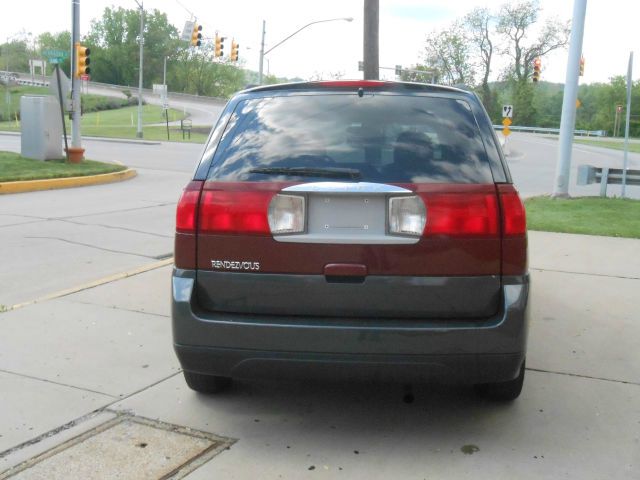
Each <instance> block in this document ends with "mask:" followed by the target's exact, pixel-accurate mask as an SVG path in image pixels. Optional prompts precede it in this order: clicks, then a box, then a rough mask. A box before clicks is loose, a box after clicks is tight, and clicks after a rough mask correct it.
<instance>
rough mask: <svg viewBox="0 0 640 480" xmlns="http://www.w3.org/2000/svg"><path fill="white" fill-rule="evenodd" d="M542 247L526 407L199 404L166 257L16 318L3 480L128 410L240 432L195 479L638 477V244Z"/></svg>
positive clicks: (465, 400)
mask: <svg viewBox="0 0 640 480" xmlns="http://www.w3.org/2000/svg"><path fill="white" fill-rule="evenodd" d="M530 240H531V268H532V276H533V298H532V307H533V318H532V321H533V322H532V330H531V337H530V341H529V348H530V353H529V357H528V362H527V366H528V368H529V370H528V372H527V377H526V380H525V388H524V392H523V394H522V396H521V397H520V399H518V400H517V401H516V402H514V403H513V404H495V403H491V402H488V401H484V400H479V399H477V398H476V397H475V396H474V395H473V392H472V391H471V390H470V389H468V388H445V387H436V386H428V385H414V386H413V398H410V397H408V396H407V395H406V390H405V388H404V387H403V386H402V385H379V384H346V383H336V384H327V383H320V382H312V381H309V382H302V383H291V382H265V381H257V382H238V383H237V385H236V386H235V388H234V389H233V390H232V391H230V392H228V393H225V394H223V395H220V396H217V397H207V396H203V395H199V394H196V393H194V392H192V391H190V390H189V389H188V388H187V387H186V385H185V384H184V381H183V379H182V376H181V374H180V372H179V367H178V364H177V361H176V359H175V357H174V355H173V352H172V350H171V332H170V320H169V295H168V291H169V277H170V268H171V266H170V265H167V266H164V267H159V268H155V269H153V270H150V271H148V272H145V273H140V274H138V275H134V276H132V277H129V278H125V279H121V280H117V281H113V282H109V283H106V284H104V285H101V286H99V287H95V288H90V289H87V290H83V291H80V292H77V293H74V294H72V295H67V296H63V297H61V298H57V299H53V300H49V301H46V302H42V303H38V304H34V305H29V306H26V307H23V308H19V309H17V310H14V311H9V312H5V313H3V314H1V316H0V321H1V324H2V336H0V383H2V395H0V412H2V413H1V414H0V432H1V436H0V451H2V452H3V453H1V454H0V471H3V470H6V469H8V468H10V467H13V466H16V465H19V464H21V462H23V461H25V460H28V459H29V458H32V457H34V456H35V455H37V454H39V453H41V452H43V451H45V450H47V449H49V448H51V447H53V446H55V445H59V444H61V443H62V442H63V441H66V440H68V439H69V438H72V437H74V436H76V435H78V434H80V433H82V432H85V431H90V430H91V429H92V428H94V427H95V426H96V425H99V424H101V423H103V422H105V421H109V420H111V419H113V418H114V417H117V416H118V415H124V414H127V415H137V416H140V417H144V418H148V419H158V420H160V421H162V422H166V423H168V424H173V425H177V426H182V427H188V428H189V429H194V430H199V431H203V432H208V433H211V434H214V435H216V436H219V437H221V438H224V439H227V440H228V442H229V444H230V447H229V449H228V450H225V449H223V450H221V453H218V454H217V455H216V456H214V457H213V458H212V459H211V460H208V461H207V462H206V463H204V465H202V466H200V468H197V469H196V470H194V471H193V472H191V473H189V474H188V476H187V477H186V478H189V479H205V478H207V479H208V478H238V479H244V478H247V479H251V478H274V479H277V478H295V479H297V478H318V477H321V478H339V477H344V478H356V479H357V478H362V479H365V478H367V479H369V478H416V479H422V478H462V479H464V478H473V479H477V478H496V479H501V478H504V479H513V478H531V479H534V478H535V479H540V478H581V479H602V478H617V479H627V478H628V479H633V478H638V477H639V476H640V472H639V469H640V355H639V354H638V349H637V346H638V343H639V342H638V341H639V340H640V324H638V322H637V312H638V308H637V292H638V291H640V289H639V286H640V276H639V275H638V272H640V258H639V257H638V256H637V254H635V255H634V254H633V252H637V251H638V247H639V246H640V241H637V240H625V239H604V238H600V237H585V236H576V235H560V234H550V233H538V232H532V233H531V234H530ZM585 251H587V252H590V256H589V260H587V261H585V259H584V258H583V255H584V254H583V253H582V252H585ZM605 256H606V257H607V258H608V260H607V261H606V262H604V261H600V260H598V259H601V258H604V257H605ZM96 454H98V453H96ZM105 468H108V467H105ZM29 472H30V470H28V469H27V470H24V471H23V472H22V473H19V474H18V475H17V476H16V477H15V478H38V477H30V476H29ZM33 472H35V470H34V471H33ZM0 478H2V476H1V475H0ZM50 478H56V477H55V476H51V477H50ZM60 478H64V477H63V476H62V477H60Z"/></svg>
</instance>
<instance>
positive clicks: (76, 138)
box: [71, 0, 82, 148]
mask: <svg viewBox="0 0 640 480" xmlns="http://www.w3.org/2000/svg"><path fill="white" fill-rule="evenodd" d="M71 9H72V12H71V16H72V18H73V23H72V28H71V109H72V113H71V146H72V147H75V148H82V134H81V132H80V114H81V110H80V109H81V105H80V78H79V77H78V75H77V72H76V69H77V62H76V55H77V54H78V52H77V51H76V47H75V45H76V43H77V42H79V41H80V0H71Z"/></svg>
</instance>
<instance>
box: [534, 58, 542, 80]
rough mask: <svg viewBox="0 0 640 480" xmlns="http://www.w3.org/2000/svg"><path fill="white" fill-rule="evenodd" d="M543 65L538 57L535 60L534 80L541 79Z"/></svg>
mask: <svg viewBox="0 0 640 480" xmlns="http://www.w3.org/2000/svg"><path fill="white" fill-rule="evenodd" d="M541 66H542V61H541V60H540V57H538V58H536V59H535V60H534V61H533V81H534V83H537V82H538V80H540V67H541Z"/></svg>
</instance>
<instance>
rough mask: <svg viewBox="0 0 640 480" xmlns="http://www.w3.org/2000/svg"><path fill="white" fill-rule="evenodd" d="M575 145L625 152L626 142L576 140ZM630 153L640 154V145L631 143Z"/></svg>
mask: <svg viewBox="0 0 640 480" xmlns="http://www.w3.org/2000/svg"><path fill="white" fill-rule="evenodd" d="M574 142H575V143H581V144H583V145H592V146H594V147H602V148H612V149H614V150H624V140H582V139H576V140H574ZM629 151H630V152H635V153H640V143H636V142H629Z"/></svg>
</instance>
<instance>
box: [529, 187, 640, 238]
mask: <svg viewBox="0 0 640 480" xmlns="http://www.w3.org/2000/svg"><path fill="white" fill-rule="evenodd" d="M524 203H525V207H526V209H527V225H528V227H529V230H542V231H545V232H562V233H581V234H585V235H604V236H608V237H626V238H640V200H630V199H623V198H600V197H579V198H572V199H567V200H564V199H553V198H550V197H534V198H528V199H526V200H525V202H524Z"/></svg>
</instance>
